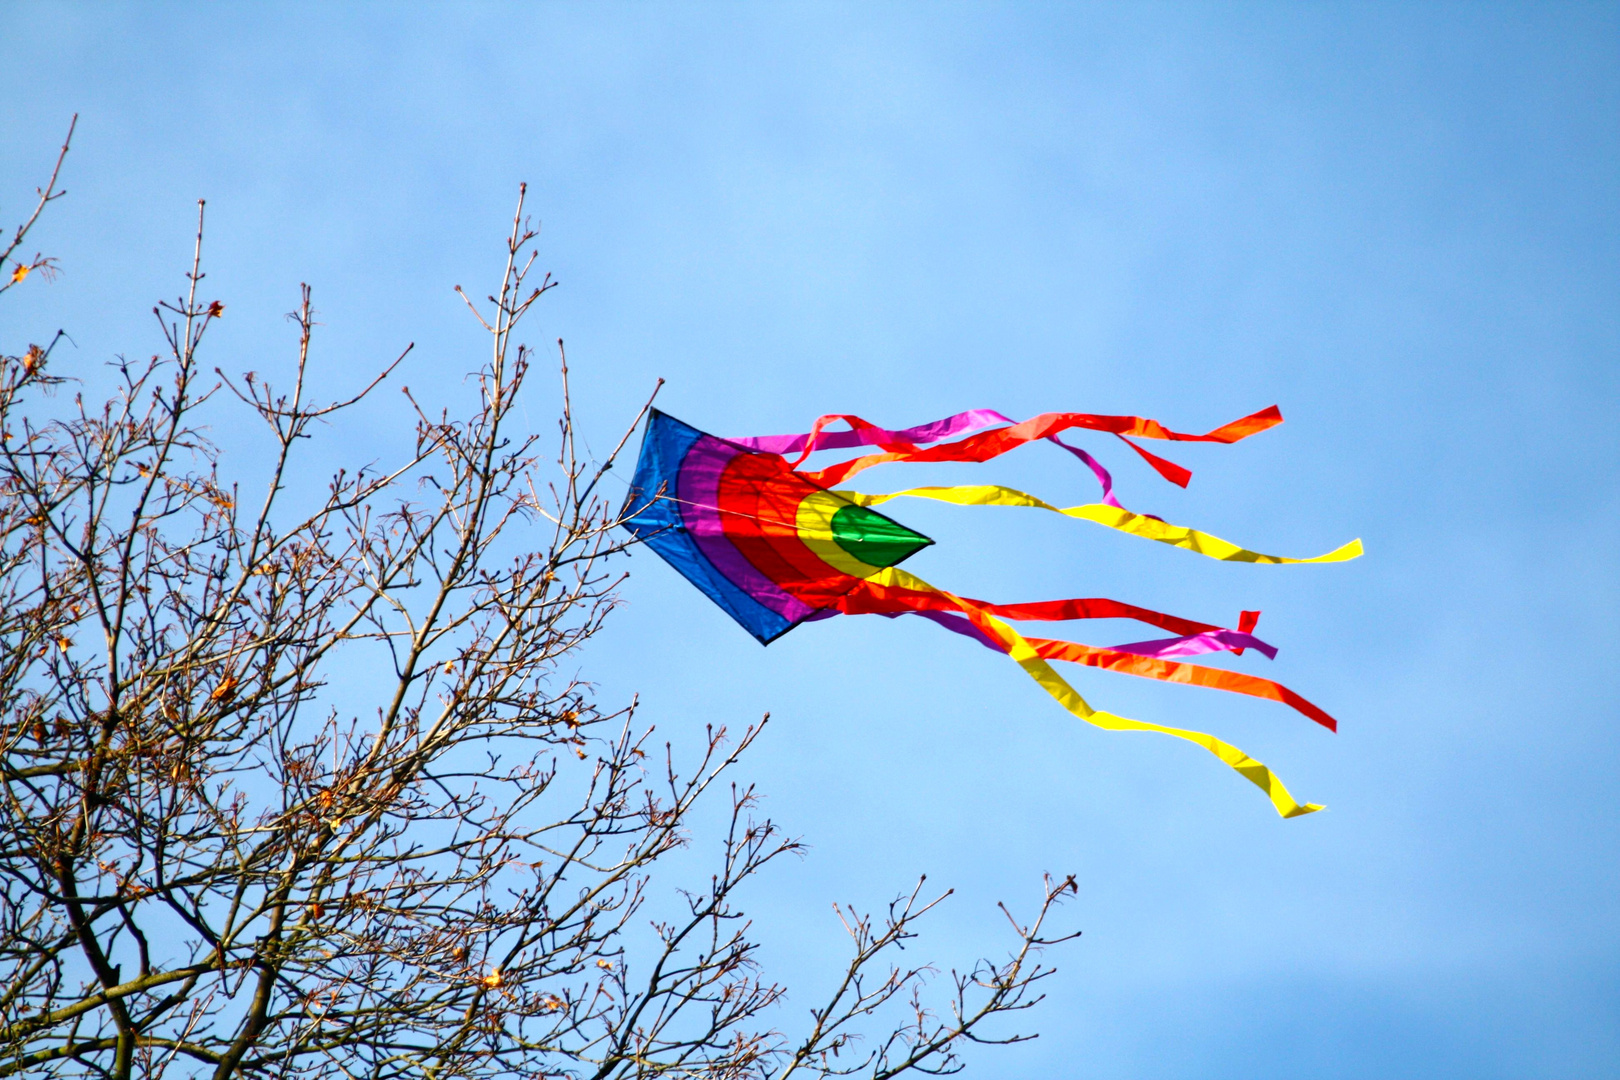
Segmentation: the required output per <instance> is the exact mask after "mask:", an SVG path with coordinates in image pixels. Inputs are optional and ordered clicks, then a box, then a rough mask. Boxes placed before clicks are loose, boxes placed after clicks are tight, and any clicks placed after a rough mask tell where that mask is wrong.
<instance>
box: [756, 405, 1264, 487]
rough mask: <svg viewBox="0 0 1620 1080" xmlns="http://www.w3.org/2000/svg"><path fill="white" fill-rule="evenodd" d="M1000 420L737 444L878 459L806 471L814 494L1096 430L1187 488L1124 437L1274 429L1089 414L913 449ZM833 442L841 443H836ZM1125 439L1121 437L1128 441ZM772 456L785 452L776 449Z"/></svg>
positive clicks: (1250, 421)
mask: <svg viewBox="0 0 1620 1080" xmlns="http://www.w3.org/2000/svg"><path fill="white" fill-rule="evenodd" d="M835 420H842V421H844V422H845V423H847V424H849V425H850V427H851V429H852V430H851V431H849V432H835V433H833V434H832V435H827V434H825V433H824V432H823V431H822V428H823V427H825V426H826V425H827V424H829V423H831V422H833V421H835ZM1006 420H1007V418H1006V417H1004V416H1002V415H1001V414H1000V413H996V412H992V411H991V410H988V409H975V410H973V411H972V412H968V413H960V414H958V415H957V416H954V417H948V418H947V419H945V420H940V421H935V423H933V424H924V425H922V426H921V427H919V428H911V429H907V430H905V431H889V430H887V429H885V428H880V427H878V426H877V425H875V424H872V423H870V422H868V421H866V420H863V419H861V418H860V417H858V416H849V415H843V414H839V415H833V416H824V417H821V418H820V419H819V420H817V421H816V423H815V426H814V428H813V429H812V430H811V431H810V433H809V434H807V435H781V436H767V437H765V438H763V439H751V440H743V444H744V445H747V446H749V448H750V449H766V448H767V447H769V448H773V449H774V448H775V447H779V446H780V447H784V448H786V447H791V448H792V450H796V451H798V452H799V457H798V459H797V460H796V461H795V462H794V463H793V464H794V466H795V467H796V466H797V465H798V464H799V463H801V462H803V461H804V459H805V458H806V457H808V456H809V455H810V454H811V453H813V452H814V451H816V450H824V449H833V448H835V447H847V446H878V447H881V448H882V451H883V452H882V453H878V454H867V455H865V456H863V457H858V458H852V459H850V460H849V461H841V462H839V463H838V464H836V465H829V466H827V467H826V468H825V469H822V470H820V471H818V472H807V473H803V474H802V475H803V476H804V477H805V479H807V480H809V481H810V482H811V483H814V484H818V485H820V486H822V487H830V486H832V485H833V484H837V483H841V482H842V481H844V480H847V479H849V478H850V477H851V476H854V475H855V474H856V473H858V472H862V471H863V470H866V469H870V468H871V467H872V466H874V465H882V464H884V463H885V462H890V461H989V460H990V459H991V458H995V457H1000V456H1001V455H1002V454H1005V453H1007V452H1008V451H1009V450H1014V449H1017V448H1018V447H1020V446H1023V445H1024V444H1025V443H1028V442H1033V441H1034V440H1036V439H1049V438H1052V437H1053V436H1055V435H1059V434H1061V433H1063V432H1065V431H1071V430H1074V429H1076V428H1078V429H1083V430H1087V431H1102V432H1107V433H1110V434H1113V435H1117V436H1119V437H1120V438H1121V439H1123V440H1124V441H1125V443H1126V445H1128V446H1130V448H1131V449H1132V450H1135V451H1136V452H1137V453H1138V454H1139V455H1141V456H1142V458H1143V460H1145V461H1146V462H1147V463H1148V464H1149V465H1151V466H1153V468H1154V469H1155V470H1157V471H1158V473H1159V475H1161V476H1163V477H1164V478H1165V479H1166V480H1169V481H1170V482H1171V483H1173V484H1178V485H1180V486H1181V487H1186V486H1187V481H1188V480H1190V479H1191V478H1192V473H1191V472H1189V471H1188V470H1186V469H1184V468H1182V467H1181V466H1180V465H1177V464H1175V463H1174V462H1171V461H1166V460H1164V459H1163V458H1161V457H1156V456H1155V455H1153V454H1150V453H1148V452H1147V451H1146V450H1144V449H1142V448H1141V447H1140V446H1138V445H1137V444H1136V443H1134V442H1132V441H1131V438H1129V437H1135V438H1142V439H1168V440H1171V441H1174V442H1217V443H1234V442H1237V441H1238V440H1239V439H1246V438H1248V437H1249V436H1250V435H1254V434H1256V433H1258V432H1261V431H1265V430H1266V429H1267V428H1271V427H1275V426H1277V425H1278V424H1280V423H1282V413H1281V412H1280V411H1279V410H1278V409H1277V407H1276V406H1275V405H1273V406H1271V407H1269V408H1265V409H1261V410H1260V411H1259V412H1257V413H1252V414H1250V415H1248V416H1245V417H1243V418H1242V419H1240V420H1234V421H1232V422H1231V423H1229V424H1223V425H1221V426H1220V427H1218V428H1216V429H1214V430H1213V431H1207V432H1205V433H1204V434H1202V435H1195V434H1190V433H1187V432H1182V431H1172V430H1170V429H1169V428H1167V427H1165V426H1164V425H1163V424H1161V423H1159V422H1158V421H1157V420H1150V419H1147V418H1145V417H1140V416H1104V415H1100V414H1096V413H1042V414H1041V415H1040V416H1036V417H1033V418H1031V419H1029V420H1025V421H1023V422H1022V423H1016V424H1012V425H1011V426H1010V427H1004V428H996V429H994V430H991V431H980V432H978V433H976V434H973V435H968V436H966V437H965V438H962V439H958V440H957V441H955V442H942V443H938V444H937V445H934V446H929V447H922V446H919V445H917V444H918V443H920V442H930V441H933V440H935V439H940V438H945V437H948V435H947V434H944V433H949V434H956V433H958V432H960V431H963V430H967V429H969V428H971V427H979V426H983V425H984V424H986V423H990V422H996V421H1006ZM840 436H841V437H840ZM1128 436H1129V437H1128ZM776 452H778V453H786V452H791V451H789V450H786V449H783V450H777V451H776Z"/></svg>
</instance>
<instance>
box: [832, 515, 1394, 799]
mask: <svg viewBox="0 0 1620 1080" xmlns="http://www.w3.org/2000/svg"><path fill="white" fill-rule="evenodd" d="M834 494H837V495H841V496H843V497H844V498H846V499H848V500H849V501H850V502H853V503H856V504H858V505H860V506H877V505H878V504H880V503H886V502H888V501H889V500H890V499H898V498H902V497H906V498H913V499H935V500H937V501H939V502H948V503H957V504H959V505H962V506H1031V507H1035V508H1036V509H1039V510H1050V511H1052V512H1053V513H1054V514H1063V515H1064V516H1066V517H1072V518H1079V519H1081V520H1083V521H1094V522H1096V523H1097V524H1098V525H1106V526H1108V528H1110V529H1118V530H1119V531H1120V532H1124V533H1130V534H1131V535H1132V536H1140V537H1143V538H1144V539H1147V540H1156V541H1158V542H1159V543H1161V544H1169V545H1171V546H1172V547H1178V548H1186V549H1187V550H1188V551H1196V552H1197V553H1198V554H1200V555H1207V556H1208V557H1209V558H1211V559H1221V560H1223V561H1225V562H1247V563H1330V562H1345V561H1346V560H1349V559H1354V558H1357V557H1358V556H1360V555H1361V554H1362V547H1361V541H1360V540H1352V541H1350V542H1349V543H1348V544H1345V545H1343V546H1341V547H1338V548H1335V549H1334V550H1332V551H1330V552H1328V553H1327V554H1326V555H1317V556H1314V557H1312V558H1309V559H1293V558H1289V557H1287V556H1285V555H1264V554H1261V553H1260V552H1258V551H1250V550H1249V549H1248V548H1242V547H1238V546H1237V545H1236V544H1234V543H1232V542H1231V541H1229V540H1222V539H1221V538H1220V537H1218V536H1211V535H1210V534H1209V533H1206V532H1199V531H1198V530H1197V529H1187V528H1183V527H1181V526H1180V525H1171V524H1169V523H1168V522H1164V521H1160V520H1159V519H1158V518H1152V517H1148V516H1146V515H1145V514H1133V513H1131V512H1130V511H1129V510H1125V509H1123V508H1121V507H1118V506H1109V505H1107V504H1105V503H1086V504H1085V505H1084V506H1067V507H1063V506H1053V505H1052V504H1051V503H1049V502H1047V501H1045V500H1044V499H1038V498H1036V497H1035V496H1033V495H1031V494H1029V493H1028V492H1025V491H1018V490H1015V489H1014V488H1009V487H1002V486H1000V485H999V484H965V485H962V486H960V487H918V488H907V489H906V490H904V491H891V492H889V493H888V494H884V495H868V494H866V493H864V492H859V491H839V492H835V493H834ZM1233 767H1234V768H1236V766H1233Z"/></svg>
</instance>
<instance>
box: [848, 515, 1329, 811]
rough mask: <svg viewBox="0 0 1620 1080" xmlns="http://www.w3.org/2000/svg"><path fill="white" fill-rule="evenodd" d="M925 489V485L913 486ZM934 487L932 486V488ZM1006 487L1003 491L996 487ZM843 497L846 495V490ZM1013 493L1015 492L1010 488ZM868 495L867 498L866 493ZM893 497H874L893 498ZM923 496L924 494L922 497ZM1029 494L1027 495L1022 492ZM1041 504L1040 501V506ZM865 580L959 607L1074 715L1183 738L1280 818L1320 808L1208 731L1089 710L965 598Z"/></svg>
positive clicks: (907, 579) (919, 584) (1029, 650)
mask: <svg viewBox="0 0 1620 1080" xmlns="http://www.w3.org/2000/svg"><path fill="white" fill-rule="evenodd" d="M918 490H927V489H918ZM936 490H937V489H936ZM1002 490H1006V489H1002ZM845 494H846V497H847V493H845ZM896 494H915V493H914V492H897V493H896ZM1014 494H1020V493H1017V492H1015V493H1014ZM866 497H867V498H871V496H866ZM894 497H895V496H893V495H890V496H880V497H879V499H880V500H881V499H883V498H894ZM924 497H926V496H924ZM1024 497H1025V498H1029V496H1024ZM1043 505H1044V504H1043ZM867 580H868V582H869V583H870V584H871V585H873V586H876V587H878V588H880V589H881V588H884V587H887V588H895V589H908V590H912V591H914V592H933V593H938V594H940V595H942V596H945V597H948V598H949V599H950V600H951V601H952V602H954V603H955V604H957V605H959V610H960V611H961V612H962V613H963V614H964V615H966V616H967V617H968V618H969V619H971V620H972V621H973V624H974V625H975V626H977V627H978V628H979V629H980V630H981V631H983V632H984V633H986V634H987V635H989V636H990V637H992V638H993V639H995V640H996V641H999V642H1000V643H1001V644H1002V646H1003V647H1004V648H1005V649H1006V650H1007V653H1008V654H1009V655H1010V656H1011V657H1012V658H1013V660H1014V661H1015V662H1016V663H1017V664H1018V666H1019V667H1021V668H1023V669H1024V671H1025V672H1027V673H1028V674H1029V676H1030V678H1032V679H1034V680H1035V681H1036V682H1037V683H1039V684H1040V685H1041V688H1042V689H1044V690H1045V691H1046V692H1047V693H1048V694H1051V695H1052V697H1053V698H1054V699H1056V701H1057V703H1058V704H1059V705H1062V706H1063V707H1064V708H1065V709H1067V710H1068V711H1069V712H1070V713H1072V714H1073V715H1074V716H1077V717H1079V718H1080V719H1081V720H1084V721H1085V722H1086V723H1088V724H1091V725H1093V726H1094V727H1099V728H1102V729H1103V730H1105V731H1154V732H1158V733H1159V734H1161V735H1170V736H1173V737H1174V738H1177V739H1184V740H1186V741H1187V742H1190V743H1192V744H1193V745H1195V746H1201V747H1203V748H1204V749H1205V750H1208V751H1209V752H1210V753H1212V754H1214V755H1215V756H1216V757H1218V758H1220V759H1221V760H1222V761H1224V762H1226V764H1227V765H1228V766H1230V767H1231V768H1232V769H1234V770H1235V771H1236V772H1237V773H1238V774H1239V775H1240V776H1242V777H1243V778H1244V779H1246V780H1248V781H1249V783H1251V784H1253V785H1254V786H1255V787H1257V788H1259V789H1260V790H1261V791H1263V792H1265V793H1266V798H1268V799H1270V800H1271V805H1272V806H1274V807H1276V808H1277V813H1278V814H1280V815H1281V816H1283V817H1285V818H1295V817H1303V816H1304V815H1306V814H1313V813H1315V812H1316V811H1318V810H1321V809H1323V807H1322V806H1321V805H1320V804H1319V803H1301V802H1298V801H1297V800H1295V798H1294V797H1293V795H1291V794H1289V791H1288V789H1287V788H1286V787H1284V786H1283V782H1282V781H1281V780H1279V779H1278V778H1277V776H1276V775H1275V774H1274V773H1272V771H1271V770H1270V769H1268V768H1267V767H1266V766H1265V765H1264V764H1262V763H1261V762H1259V761H1256V760H1255V759H1254V758H1252V757H1250V756H1249V755H1248V754H1245V753H1244V752H1243V751H1242V750H1239V749H1238V748H1237V747H1235V746H1233V745H1232V744H1231V743H1227V742H1223V741H1221V740H1220V739H1217V738H1216V737H1215V736H1213V735H1206V734H1205V733H1204V732H1202V731H1188V730H1186V729H1183V728H1173V727H1166V726H1164V725H1162V724H1150V723H1148V722H1146V721H1144V720H1132V719H1130V718H1128V717H1124V716H1116V715H1114V714H1113V713H1110V712H1104V711H1102V710H1101V709H1093V708H1092V707H1091V706H1090V704H1088V703H1087V702H1086V699H1085V698H1083V697H1081V696H1080V693H1079V691H1077V690H1075V688H1074V687H1072V686H1070V685H1069V683H1068V681H1067V680H1066V679H1064V678H1063V676H1061V675H1059V674H1058V673H1057V672H1056V671H1055V670H1054V669H1053V668H1052V665H1051V664H1049V663H1047V662H1046V661H1045V660H1043V659H1042V658H1041V657H1040V655H1039V654H1038V653H1037V652H1036V651H1035V648H1034V646H1032V645H1031V644H1030V643H1029V642H1028V641H1026V640H1025V639H1024V637H1023V635H1021V634H1020V633H1018V631H1017V630H1014V629H1013V628H1012V627H1011V626H1008V625H1007V624H1006V623H1005V622H1003V621H1001V620H1000V619H998V618H996V617H995V616H994V615H992V614H990V613H989V612H988V611H985V610H984V608H983V606H982V605H980V604H976V603H974V602H973V601H971V600H964V599H963V598H961V597H959V596H956V595H955V594H953V593H949V592H946V591H945V590H944V589H938V588H935V587H934V586H932V585H930V584H928V583H927V582H926V581H923V580H922V579H921V578H918V577H916V576H914V575H912V574H908V573H907V572H906V571H904V570H900V569H898V568H896V567H889V568H888V569H885V570H881V571H879V572H878V573H877V574H875V575H873V576H872V577H871V578H869V579H867Z"/></svg>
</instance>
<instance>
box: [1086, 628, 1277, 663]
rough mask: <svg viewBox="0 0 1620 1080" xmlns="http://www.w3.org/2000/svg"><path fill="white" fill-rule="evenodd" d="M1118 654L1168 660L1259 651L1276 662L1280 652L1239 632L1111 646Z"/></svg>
mask: <svg viewBox="0 0 1620 1080" xmlns="http://www.w3.org/2000/svg"><path fill="white" fill-rule="evenodd" d="M1108 647H1109V648H1110V649H1113V650H1114V651H1115V652H1125V653H1131V654H1133V655H1135V656H1154V657H1159V658H1160V659H1168V658H1170V657H1174V656H1199V655H1201V654H1203V653H1212V652H1231V651H1232V650H1234V649H1257V650H1259V651H1260V652H1263V653H1265V654H1266V658H1267V659H1269V660H1275V659H1277V650H1276V649H1275V648H1274V647H1273V646H1271V645H1267V644H1266V643H1265V642H1264V641H1261V640H1260V639H1259V638H1257V637H1255V636H1254V635H1253V634H1245V633H1243V632H1241V631H1239V630H1208V631H1205V632H1204V633H1202V634H1188V635H1187V636H1186V637H1176V638H1161V639H1159V640H1157V641H1134V642H1132V643H1130V644H1129V645H1110V646H1108Z"/></svg>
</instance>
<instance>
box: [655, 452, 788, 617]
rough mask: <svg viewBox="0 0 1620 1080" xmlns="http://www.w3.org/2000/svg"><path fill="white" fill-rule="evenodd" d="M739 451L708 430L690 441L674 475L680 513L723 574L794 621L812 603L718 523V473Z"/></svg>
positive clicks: (699, 545) (700, 548)
mask: <svg viewBox="0 0 1620 1080" xmlns="http://www.w3.org/2000/svg"><path fill="white" fill-rule="evenodd" d="M740 453H742V451H741V450H739V449H738V448H737V447H736V446H734V445H732V444H731V443H728V442H725V441H724V440H721V439H717V438H715V437H714V436H713V435H705V436H703V437H702V438H701V439H699V440H697V442H695V443H693V444H692V449H690V450H688V451H687V453H686V457H685V458H684V459H682V461H681V471H680V474H679V477H678V479H677V480H676V489H677V492H678V498H679V499H680V503H681V517H682V518H683V519H684V520H685V522H686V529H687V531H688V532H690V533H691V534H692V538H693V539H694V540H696V541H697V545H698V548H699V550H701V551H702V552H703V554H704V555H705V556H706V557H707V558H708V560H709V561H710V562H711V563H713V564H714V567H715V569H716V570H718V571H720V573H721V574H722V575H723V576H724V577H725V578H726V580H728V581H730V582H731V583H732V584H733V585H735V586H737V588H739V589H741V590H742V591H743V592H745V593H747V594H748V595H749V596H751V597H753V598H754V599H755V600H758V601H759V602H760V603H761V604H763V605H765V606H766V607H768V608H770V609H771V610H772V611H774V612H776V613H777V614H778V615H780V616H782V618H784V619H786V620H788V621H789V622H798V621H799V620H801V619H803V618H804V617H805V616H807V615H809V614H810V613H811V612H812V611H814V610H815V609H814V608H812V607H810V606H809V605H808V604H806V603H805V602H804V601H802V600H799V599H797V598H796V597H793V596H790V595H788V594H787V593H785V592H783V591H782V590H781V589H780V588H779V587H778V586H777V585H776V584H775V583H774V582H772V581H771V579H770V578H768V577H766V576H765V575H764V574H762V573H760V572H759V570H758V569H756V568H755V566H754V564H753V563H751V562H749V561H748V559H747V558H746V557H745V556H744V555H743V553H742V552H740V551H738V550H737V545H735V544H733V543H732V542H731V540H730V538H729V537H727V536H726V533H725V528H724V526H723V525H722V523H721V518H720V509H719V507H720V474H721V473H722V472H723V471H724V470H725V467H726V466H727V465H729V464H731V460H732V458H734V457H736V456H737V455H738V454H740Z"/></svg>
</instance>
